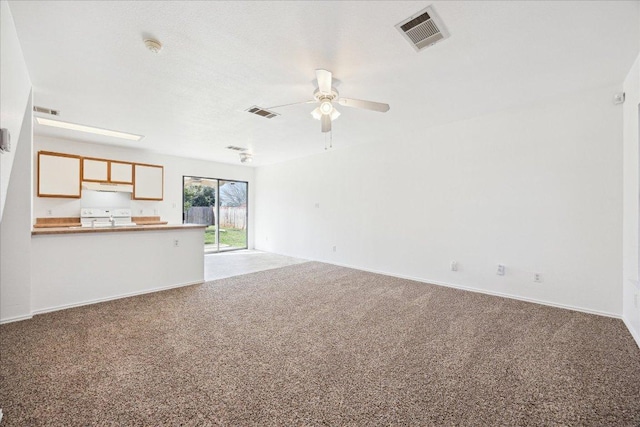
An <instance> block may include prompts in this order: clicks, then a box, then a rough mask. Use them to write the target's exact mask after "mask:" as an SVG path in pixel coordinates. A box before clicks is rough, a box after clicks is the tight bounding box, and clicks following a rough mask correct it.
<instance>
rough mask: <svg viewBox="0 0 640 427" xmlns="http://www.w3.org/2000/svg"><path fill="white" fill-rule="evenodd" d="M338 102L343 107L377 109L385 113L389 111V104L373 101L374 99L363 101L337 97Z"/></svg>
mask: <svg viewBox="0 0 640 427" xmlns="http://www.w3.org/2000/svg"><path fill="white" fill-rule="evenodd" d="M338 104H340V105H344V106H345V107H352V108H362V109H364V110H371V111H378V112H380V113H386V112H387V111H389V108H390V107H389V104H385V103H382V102H374V101H365V100H362V99H351V98H339V99H338Z"/></svg>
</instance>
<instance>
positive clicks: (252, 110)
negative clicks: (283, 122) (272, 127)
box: [245, 105, 280, 119]
mask: <svg viewBox="0 0 640 427" xmlns="http://www.w3.org/2000/svg"><path fill="white" fill-rule="evenodd" d="M245 111H247V112H249V113H251V114H255V115H257V116H262V117H266V118H267V119H272V118H274V117H275V116H279V115H280V114H278V113H274V112H273V111H269V110H265V109H264V108H260V107H258V106H257V105H254V106H253V107H250V108H247V109H246V110H245Z"/></svg>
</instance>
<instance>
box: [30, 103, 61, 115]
mask: <svg viewBox="0 0 640 427" xmlns="http://www.w3.org/2000/svg"><path fill="white" fill-rule="evenodd" d="M33 111H35V112H36V113H42V114H50V115H52V116H59V115H60V111H59V110H52V109H51V108H44V107H38V106H37V105H34V106H33Z"/></svg>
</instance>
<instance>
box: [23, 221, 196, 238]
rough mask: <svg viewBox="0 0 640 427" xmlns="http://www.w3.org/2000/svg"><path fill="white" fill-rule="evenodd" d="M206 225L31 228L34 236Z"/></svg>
mask: <svg viewBox="0 0 640 427" xmlns="http://www.w3.org/2000/svg"><path fill="white" fill-rule="evenodd" d="M206 227H207V226H206V225H200V224H165V225H158V224H154V225H136V226H132V227H117V226H116V227H100V228H90V227H85V228H83V227H78V226H74V227H50V228H35V229H33V230H31V235H32V236H39V235H42V234H78V233H117V232H125V231H158V230H184V229H191V228H202V229H204V228H206Z"/></svg>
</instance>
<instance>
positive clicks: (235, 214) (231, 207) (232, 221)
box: [182, 176, 249, 253]
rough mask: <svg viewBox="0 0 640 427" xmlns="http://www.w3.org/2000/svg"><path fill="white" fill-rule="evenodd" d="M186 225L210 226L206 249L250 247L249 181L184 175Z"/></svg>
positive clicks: (206, 238)
mask: <svg viewBox="0 0 640 427" xmlns="http://www.w3.org/2000/svg"><path fill="white" fill-rule="evenodd" d="M182 180H183V191H182V201H183V214H182V219H183V222H184V223H185V224H202V225H206V226H207V228H206V229H205V235H204V250H205V252H209V253H211V252H220V251H230V250H236V249H246V248H247V219H248V213H249V212H248V203H247V201H248V197H247V195H248V183H247V182H244V181H233V180H223V179H217V178H205V177H197V176H183V177H182Z"/></svg>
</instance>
